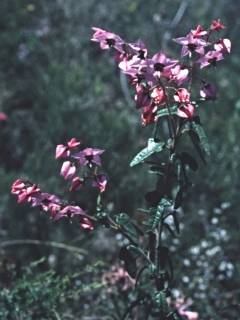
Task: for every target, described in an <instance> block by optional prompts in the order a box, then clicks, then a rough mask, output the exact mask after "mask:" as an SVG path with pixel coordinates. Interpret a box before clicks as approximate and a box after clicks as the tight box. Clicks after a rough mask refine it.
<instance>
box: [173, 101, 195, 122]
mask: <svg viewBox="0 0 240 320" xmlns="http://www.w3.org/2000/svg"><path fill="white" fill-rule="evenodd" d="M194 112H195V108H194V106H193V105H192V104H191V103H187V104H183V105H180V107H179V108H178V111H177V115H178V116H179V117H181V118H188V119H189V118H192V117H193V116H194Z"/></svg>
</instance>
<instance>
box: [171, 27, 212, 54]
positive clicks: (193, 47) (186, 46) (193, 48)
mask: <svg viewBox="0 0 240 320" xmlns="http://www.w3.org/2000/svg"><path fill="white" fill-rule="evenodd" d="M174 41H175V42H176V43H178V44H181V45H182V52H181V56H182V57H185V56H187V55H189V56H191V55H192V53H193V52H197V53H198V54H200V55H203V54H204V48H205V47H206V46H207V45H209V43H207V42H206V41H205V40H203V39H200V38H198V37H195V36H194V35H193V34H192V33H191V32H190V33H189V34H188V35H187V36H186V37H180V38H177V39H174Z"/></svg>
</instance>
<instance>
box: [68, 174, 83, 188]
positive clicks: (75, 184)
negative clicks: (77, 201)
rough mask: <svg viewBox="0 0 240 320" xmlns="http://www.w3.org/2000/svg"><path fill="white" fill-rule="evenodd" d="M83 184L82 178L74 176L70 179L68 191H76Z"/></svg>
mask: <svg viewBox="0 0 240 320" xmlns="http://www.w3.org/2000/svg"><path fill="white" fill-rule="evenodd" d="M83 185H84V179H82V178H79V177H74V178H73V179H72V183H71V187H70V191H77V190H79V189H80V188H81V187H82V186H83Z"/></svg>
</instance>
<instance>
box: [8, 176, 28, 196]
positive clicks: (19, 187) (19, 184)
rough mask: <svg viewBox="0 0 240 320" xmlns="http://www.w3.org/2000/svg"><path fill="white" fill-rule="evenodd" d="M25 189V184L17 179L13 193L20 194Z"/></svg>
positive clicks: (13, 186)
mask: <svg viewBox="0 0 240 320" xmlns="http://www.w3.org/2000/svg"><path fill="white" fill-rule="evenodd" d="M24 188H25V182H24V181H23V180H21V179H17V180H16V181H14V182H13V184H12V189H11V193H12V194H19V193H20V192H21V191H22V190H23V189H24Z"/></svg>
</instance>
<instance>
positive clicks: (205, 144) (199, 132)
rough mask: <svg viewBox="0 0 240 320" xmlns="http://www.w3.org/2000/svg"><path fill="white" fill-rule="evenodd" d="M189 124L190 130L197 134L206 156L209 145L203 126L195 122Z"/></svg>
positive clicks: (208, 153)
mask: <svg viewBox="0 0 240 320" xmlns="http://www.w3.org/2000/svg"><path fill="white" fill-rule="evenodd" d="M191 124H192V126H191V127H192V130H193V131H194V132H195V133H196V134H197V135H198V138H199V141H200V144H201V147H202V149H203V150H204V152H205V153H206V155H207V156H210V146H209V143H208V138H207V136H206V133H205V131H204V129H203V127H202V126H201V125H200V124H198V123H196V122H192V123H191Z"/></svg>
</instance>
